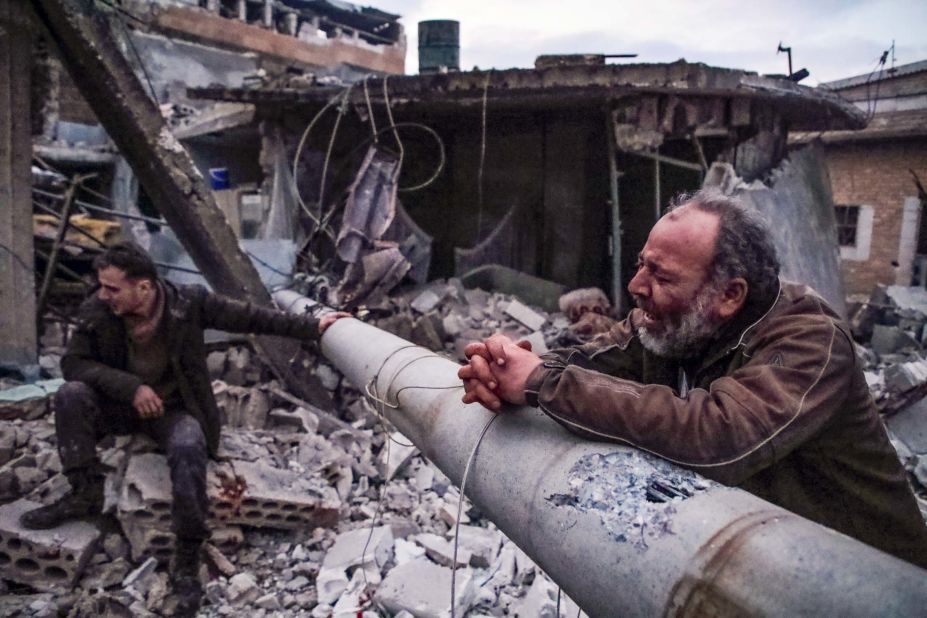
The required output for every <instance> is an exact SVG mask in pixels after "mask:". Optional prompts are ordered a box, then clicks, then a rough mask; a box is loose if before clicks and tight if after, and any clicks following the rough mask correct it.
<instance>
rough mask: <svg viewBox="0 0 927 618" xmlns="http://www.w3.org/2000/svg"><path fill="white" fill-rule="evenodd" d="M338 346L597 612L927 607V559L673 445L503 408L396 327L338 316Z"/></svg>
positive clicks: (906, 611)
mask: <svg viewBox="0 0 927 618" xmlns="http://www.w3.org/2000/svg"><path fill="white" fill-rule="evenodd" d="M322 350H323V352H324V353H325V355H326V356H327V357H328V358H329V359H331V360H332V362H334V364H335V365H336V366H337V367H338V368H339V369H340V370H341V371H342V372H343V373H344V374H345V377H346V378H347V379H348V380H350V381H351V382H352V383H353V384H356V385H357V386H359V387H361V388H363V386H364V385H367V386H368V388H370V390H371V391H372V392H373V393H374V394H377V395H378V397H379V398H380V399H383V400H385V401H388V402H389V403H390V406H391V405H395V404H397V403H398V406H397V407H396V408H392V407H390V406H383V407H382V408H381V409H382V410H383V412H384V414H386V416H387V417H389V420H390V421H391V422H392V423H393V424H394V425H395V426H396V428H397V429H398V430H399V431H401V432H402V433H403V434H404V435H405V436H407V437H408V438H409V439H410V440H411V441H412V442H413V443H415V445H416V446H418V447H419V448H420V449H421V451H422V453H423V454H424V455H425V456H426V457H428V459H430V460H431V461H432V462H434V463H435V465H437V466H438V467H439V468H440V469H441V470H442V471H443V472H444V473H445V474H447V475H448V477H450V479H451V480H452V481H454V482H455V483H457V484H458V485H459V484H460V482H461V480H462V477H463V475H464V470H465V469H467V468H469V470H470V472H469V478H468V479H467V484H466V494H467V497H468V498H470V499H471V500H472V501H473V503H474V504H475V505H476V506H477V507H478V508H479V509H480V511H481V512H482V513H484V514H485V515H486V516H487V517H488V518H489V519H491V520H492V521H493V522H494V523H495V524H496V525H497V526H498V527H499V529H500V530H502V531H503V532H504V533H505V534H507V535H508V536H509V538H511V539H512V540H513V541H514V542H515V543H516V544H517V545H518V546H519V547H521V548H522V549H523V550H524V551H525V553H527V554H528V555H529V556H530V557H531V558H532V560H534V561H535V562H536V563H537V564H538V565H540V566H541V567H542V568H543V569H544V571H545V572H547V573H548V574H549V575H550V576H551V577H552V578H553V579H554V580H555V581H556V582H557V583H558V584H560V585H561V586H562V588H563V590H564V592H566V593H567V595H569V596H570V598H572V599H574V600H576V601H577V602H578V603H579V605H580V606H581V607H582V608H583V610H584V611H585V612H586V613H587V614H589V615H590V616H625V615H627V616H661V615H665V616H703V615H713V616H733V615H764V616H870V615H893V616H904V615H917V614H921V613H923V608H924V607H927V586H924V581H925V578H927V571H924V570H923V569H919V568H918V567H916V566H913V565H911V564H909V563H907V562H904V561H902V560H900V559H898V558H895V557H893V556H890V555H888V554H885V553H883V552H881V551H879V550H876V549H873V548H872V547H869V546H868V545H864V544H863V543H860V542H859V541H856V540H855V539H852V538H850V537H847V536H844V535H842V534H839V533H836V532H834V531H832V530H829V529H827V528H824V527H823V526H820V525H818V524H815V523H812V522H810V521H809V520H807V519H804V518H802V517H799V516H798V515H795V514H793V513H790V512H788V511H786V510H784V509H781V508H779V507H777V506H774V505H772V504H770V503H768V502H765V501H764V500H761V499H760V498H757V497H756V496H754V495H752V494H749V493H747V492H745V491H742V490H739V489H736V488H731V487H725V486H722V485H720V484H718V483H714V482H712V481H708V480H706V479H703V478H701V477H699V476H698V475H696V474H695V473H694V472H691V471H688V470H683V469H681V468H678V467H675V466H673V465H671V464H669V463H668V462H666V461H664V460H661V459H659V458H656V457H652V456H650V455H646V454H644V453H641V452H639V451H636V450H634V449H631V448H628V447H622V446H619V445H615V444H606V443H598V442H590V441H586V440H583V439H580V438H579V437H577V436H575V435H573V434H570V433H568V432H567V431H566V430H565V429H563V428H562V427H561V426H560V425H558V424H557V423H555V422H554V421H553V420H551V419H550V418H549V417H547V416H546V415H545V414H543V413H542V412H540V411H538V410H536V409H533V408H527V407H526V408H509V409H506V410H505V411H504V412H503V413H502V414H500V415H499V416H497V417H495V418H494V417H493V415H492V414H491V413H490V412H488V411H486V410H484V409H482V408H481V407H479V406H477V405H469V406H466V405H464V404H462V403H461V402H460V397H461V394H462V392H463V390H462V388H454V386H455V385H460V381H459V379H458V378H457V375H456V374H457V370H458V368H459V366H458V365H457V364H456V363H453V362H451V361H449V360H447V359H445V358H442V357H440V356H438V355H437V354H434V353H433V352H431V351H429V350H426V349H424V348H420V347H413V346H411V345H410V344H409V342H408V341H405V340H403V339H400V338H398V337H396V336H394V335H391V334H389V333H386V332H384V331H381V330H379V329H376V328H374V327H372V326H370V325H367V324H364V323H362V322H359V321H358V320H354V319H344V320H338V322H336V323H335V324H334V325H333V326H332V327H331V328H330V329H329V330H328V331H327V332H326V334H325V337H323V339H322ZM493 418H494V420H493V424H492V425H491V426H488V427H487V423H488V422H489V421H490V419H493ZM484 428H486V429H485V434H483V431H484ZM481 434H482V435H483V437H482V439H480V436H481ZM474 449H475V450H474ZM471 453H475V455H474V456H473V458H472V463H469V464H468V461H470V458H471Z"/></svg>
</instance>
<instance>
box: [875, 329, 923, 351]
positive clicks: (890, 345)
mask: <svg viewBox="0 0 927 618" xmlns="http://www.w3.org/2000/svg"><path fill="white" fill-rule="evenodd" d="M870 346H871V347H872V350H873V351H874V352H875V353H876V354H878V355H879V356H882V355H884V354H894V353H896V352H901V351H902V350H920V349H921V345H920V343H918V341H917V340H916V339H915V338H914V337H912V336H911V335H909V334H908V333H907V332H905V331H904V330H902V329H901V328H899V327H898V326H886V325H884V324H874V325H873V327H872V340H871V341H870Z"/></svg>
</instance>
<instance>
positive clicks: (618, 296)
mask: <svg viewBox="0 0 927 618" xmlns="http://www.w3.org/2000/svg"><path fill="white" fill-rule="evenodd" d="M605 139H606V142H607V144H608V190H609V194H610V200H611V207H612V208H611V214H612V234H611V236H612V242H611V254H612V304H613V305H614V307H615V310H616V311H618V312H619V314H621V313H623V312H624V284H623V281H622V277H621V275H622V272H621V208H620V202H619V194H618V180H619V178H620V176H621V173H620V172H619V171H618V169H617V165H618V163H617V156H616V153H615V150H616V146H615V133H614V124H613V123H612V116H611V114H610V113H609V112H608V110H606V113H605Z"/></svg>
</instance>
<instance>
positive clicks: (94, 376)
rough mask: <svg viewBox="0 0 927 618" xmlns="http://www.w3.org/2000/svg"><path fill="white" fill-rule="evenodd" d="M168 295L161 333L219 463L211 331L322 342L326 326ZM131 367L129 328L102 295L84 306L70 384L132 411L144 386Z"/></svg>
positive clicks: (179, 292)
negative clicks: (206, 334)
mask: <svg viewBox="0 0 927 618" xmlns="http://www.w3.org/2000/svg"><path fill="white" fill-rule="evenodd" d="M162 289H163V290H164V291H165V305H164V316H163V318H162V320H166V323H164V324H163V328H161V329H160V332H164V333H166V334H167V335H166V336H167V337H168V350H169V354H170V368H171V371H172V372H173V375H174V378H175V379H176V380H177V383H178V388H179V390H180V394H181V398H182V399H183V405H184V409H185V411H186V412H187V413H188V414H190V415H192V416H193V417H194V418H195V419H196V420H197V421H199V423H200V425H201V426H202V428H203V433H204V434H205V435H206V445H207V447H208V448H209V452H210V454H212V455H215V453H216V450H217V449H218V446H219V430H220V424H221V423H220V416H219V408H218V406H217V405H216V400H215V397H214V396H213V394H212V384H211V381H210V379H209V371H208V370H207V368H206V351H205V347H204V343H203V330H204V329H207V328H213V329H217V330H224V331H228V332H233V333H252V334H258V335H281V336H284V337H295V338H298V339H318V337H319V326H318V320H316V319H314V318H309V317H307V316H297V315H290V314H287V313H283V312H281V311H276V310H274V309H271V308H267V307H258V306H255V305H252V304H250V303H244V302H240V301H236V300H232V299H230V298H226V297H223V296H218V295H216V294H212V293H210V292H209V291H207V290H206V289H205V288H203V287H202V286H176V287H175V286H174V285H172V284H170V283H167V282H165V283H164V285H163V287H162ZM127 363H128V346H127V338H126V328H125V324H124V322H123V320H122V318H120V317H118V316H116V315H114V314H113V313H112V311H110V309H109V307H108V306H107V305H106V303H104V302H102V301H100V300H99V299H98V298H97V297H96V295H95V294H94V295H93V296H91V297H90V298H88V299H87V301H85V302H84V303H83V305H81V309H80V312H79V318H78V325H77V329H76V331H75V332H74V334H73V335H72V336H71V339H70V341H69V342H68V347H67V351H66V352H65V354H64V356H63V357H62V359H61V371H62V373H63V374H64V378H65V379H66V380H69V381H80V382H84V383H85V384H87V385H88V386H90V387H91V388H93V389H95V390H96V391H97V392H98V393H100V394H101V395H103V396H104V397H106V398H108V399H110V400H112V401H114V402H116V403H119V404H125V405H128V406H131V404H132V399H133V397H134V396H135V391H136V390H137V389H138V387H139V386H141V385H142V382H141V380H140V379H139V378H138V377H137V376H136V375H134V374H132V373H130V372H129V371H127V369H126V368H127Z"/></svg>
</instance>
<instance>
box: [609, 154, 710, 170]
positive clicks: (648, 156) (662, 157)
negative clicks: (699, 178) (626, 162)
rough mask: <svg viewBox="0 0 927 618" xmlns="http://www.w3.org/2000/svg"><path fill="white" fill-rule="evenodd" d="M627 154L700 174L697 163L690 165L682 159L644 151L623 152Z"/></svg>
mask: <svg viewBox="0 0 927 618" xmlns="http://www.w3.org/2000/svg"><path fill="white" fill-rule="evenodd" d="M622 152H626V153H628V154H632V155H637V156H638V157H644V158H646V159H654V160H658V161H660V162H661V163H668V164H669V165H675V166H676V167H681V168H684V169H687V170H693V171H695V172H701V171H702V166H701V165H699V164H698V163H692V162H691V161H684V160H682V159H677V158H676V157H668V156H666V155H662V154H660V153H657V152H646V151H643V150H641V151H637V150H624V151H622Z"/></svg>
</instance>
